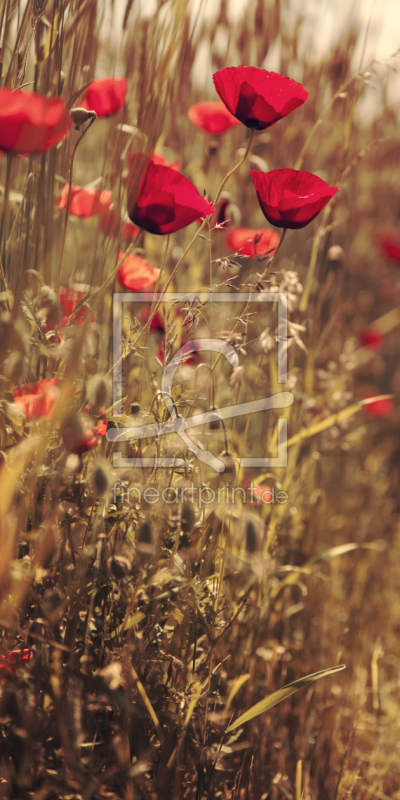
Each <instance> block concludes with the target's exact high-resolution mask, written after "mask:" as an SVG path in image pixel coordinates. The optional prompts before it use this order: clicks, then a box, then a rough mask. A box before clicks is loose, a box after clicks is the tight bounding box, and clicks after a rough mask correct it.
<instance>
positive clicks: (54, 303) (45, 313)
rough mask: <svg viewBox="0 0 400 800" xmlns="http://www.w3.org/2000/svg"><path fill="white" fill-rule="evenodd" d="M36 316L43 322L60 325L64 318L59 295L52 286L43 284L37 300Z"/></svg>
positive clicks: (35, 304) (35, 305)
mask: <svg viewBox="0 0 400 800" xmlns="http://www.w3.org/2000/svg"><path fill="white" fill-rule="evenodd" d="M34 308H35V312H36V317H37V319H38V320H40V321H41V322H51V323H52V324H53V325H58V323H59V322H60V321H61V319H62V310H61V306H60V303H59V301H58V298H57V295H56V293H55V291H54V289H52V288H51V286H42V288H41V289H40V290H39V294H38V296H37V298H36V300H35V303H34Z"/></svg>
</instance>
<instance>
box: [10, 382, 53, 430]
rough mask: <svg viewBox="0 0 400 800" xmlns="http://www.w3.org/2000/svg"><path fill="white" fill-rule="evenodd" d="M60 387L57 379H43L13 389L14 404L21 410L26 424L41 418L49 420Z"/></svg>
mask: <svg viewBox="0 0 400 800" xmlns="http://www.w3.org/2000/svg"><path fill="white" fill-rule="evenodd" d="M60 385H61V380H59V379H58V378H45V379H44V380H43V381H37V383H25V384H23V385H22V386H17V387H16V389H14V403H17V405H19V406H20V408H22V410H23V412H24V414H25V417H26V419H27V420H28V422H31V421H32V420H36V419H40V418H41V417H45V419H50V418H51V417H52V416H53V414H54V411H55V408H56V405H57V402H58V398H59V396H60V388H59V387H60Z"/></svg>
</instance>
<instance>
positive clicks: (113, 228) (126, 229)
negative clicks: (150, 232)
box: [100, 208, 139, 239]
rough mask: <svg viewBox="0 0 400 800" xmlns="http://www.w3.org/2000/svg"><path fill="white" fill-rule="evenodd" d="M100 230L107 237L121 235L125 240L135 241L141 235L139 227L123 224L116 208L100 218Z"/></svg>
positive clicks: (129, 223)
mask: <svg viewBox="0 0 400 800" xmlns="http://www.w3.org/2000/svg"><path fill="white" fill-rule="evenodd" d="M100 230H101V231H102V232H103V233H104V235H105V236H118V235H119V234H121V236H122V238H123V239H135V237H136V236H137V234H138V233H139V228H138V226H137V225H132V222H123V221H122V219H121V216H120V214H119V212H118V211H117V210H116V209H114V208H112V209H111V211H107V212H106V214H102V216H101V217H100Z"/></svg>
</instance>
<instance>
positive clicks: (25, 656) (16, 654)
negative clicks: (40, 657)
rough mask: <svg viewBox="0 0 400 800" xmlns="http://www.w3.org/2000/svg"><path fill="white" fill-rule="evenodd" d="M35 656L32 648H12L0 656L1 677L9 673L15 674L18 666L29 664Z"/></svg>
mask: <svg viewBox="0 0 400 800" xmlns="http://www.w3.org/2000/svg"><path fill="white" fill-rule="evenodd" d="M31 658H33V653H32V650H29V648H25V649H24V650H10V652H9V653H5V654H4V655H3V656H0V678H5V677H6V676H8V675H14V673H15V672H16V671H17V667H20V666H22V665H23V664H27V663H28V661H30V660H31Z"/></svg>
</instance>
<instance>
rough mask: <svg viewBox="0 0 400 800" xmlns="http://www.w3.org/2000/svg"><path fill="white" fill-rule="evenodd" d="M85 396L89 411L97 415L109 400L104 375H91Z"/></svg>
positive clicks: (108, 385) (108, 388) (108, 389)
mask: <svg viewBox="0 0 400 800" xmlns="http://www.w3.org/2000/svg"><path fill="white" fill-rule="evenodd" d="M87 395H88V401H89V405H90V408H91V410H92V411H93V412H94V413H95V414H97V413H98V412H99V411H100V409H102V408H106V407H107V406H108V404H109V400H110V384H109V382H108V380H107V378H105V376H104V375H100V374H99V375H93V377H92V378H90V380H89V381H88V385H87Z"/></svg>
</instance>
